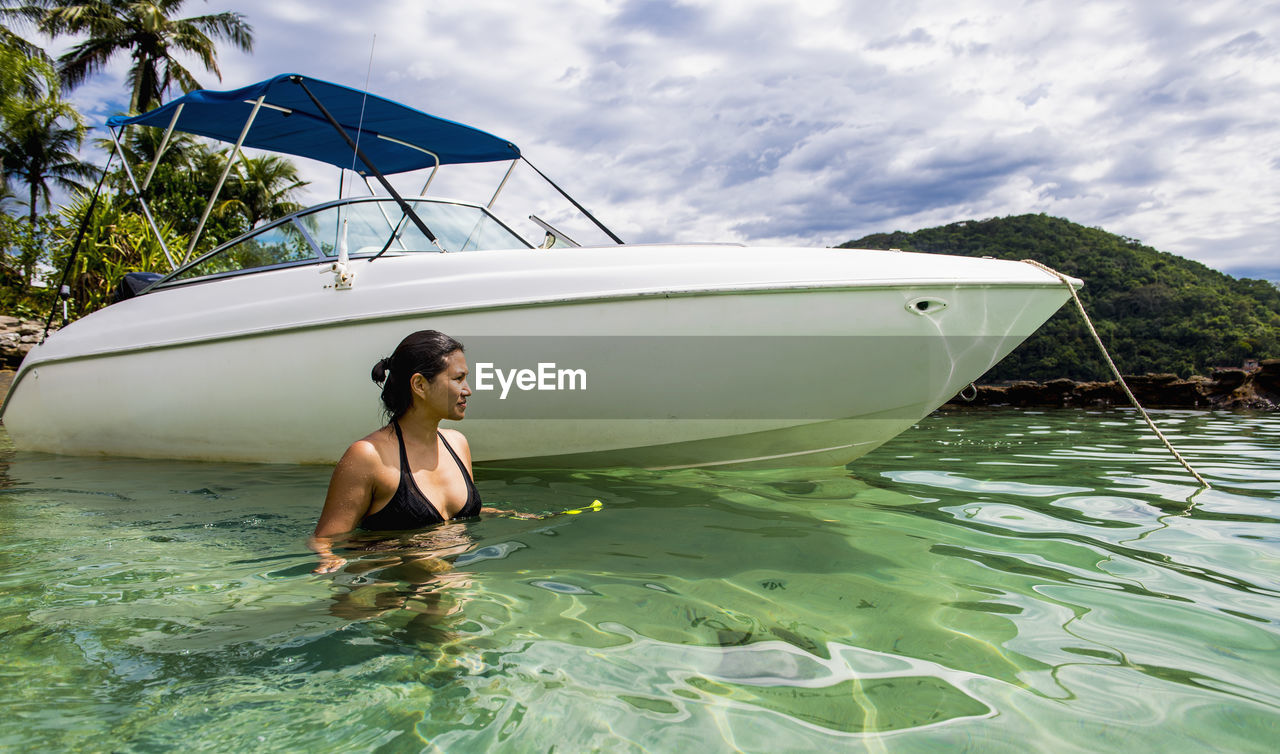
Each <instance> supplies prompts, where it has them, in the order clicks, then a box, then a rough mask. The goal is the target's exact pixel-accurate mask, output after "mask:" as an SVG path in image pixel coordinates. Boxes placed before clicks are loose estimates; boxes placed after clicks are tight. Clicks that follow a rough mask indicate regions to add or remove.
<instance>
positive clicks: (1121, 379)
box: [1022, 259, 1211, 489]
mask: <svg viewBox="0 0 1280 754" xmlns="http://www.w3.org/2000/svg"><path fill="white" fill-rule="evenodd" d="M1022 261H1023V262H1026V263H1027V264H1029V265H1031V266H1032V267H1036V268H1038V269H1041V270H1044V271H1045V272H1047V273H1049V274H1050V275H1053V276H1055V277H1057V278H1058V279H1059V280H1061V281H1062V283H1063V285H1065V286H1067V290H1068V291H1070V292H1071V299H1072V300H1073V301H1075V302H1076V308H1077V309H1079V310H1080V316H1081V317H1083V318H1084V323H1085V324H1086V325H1088V326H1089V333H1090V334H1092V335H1093V342H1095V343H1097V344H1098V350H1099V351H1102V357H1103V358H1104V359H1106V360H1107V366H1109V367H1111V373H1112V374H1114V375H1115V376H1116V381H1117V382H1119V383H1120V387H1121V388H1122V389H1123V390H1124V394H1125V395H1127V396H1129V402H1130V403H1132V404H1133V407H1134V408H1136V409H1138V413H1139V414H1141V415H1142V418H1143V419H1144V420H1145V421H1146V422H1147V426H1148V427H1150V428H1151V431H1152V432H1155V433H1156V437H1159V438H1160V442H1163V443H1164V446H1165V447H1166V448H1168V449H1169V452H1170V453H1172V454H1173V457H1174V458H1176V459H1178V463H1180V464H1182V468H1184V469H1186V470H1187V472H1188V473H1190V474H1191V476H1193V477H1195V478H1196V481H1197V482H1199V483H1200V484H1201V486H1203V487H1204V488H1205V489H1211V488H1210V487H1209V483H1208V482H1206V481H1205V480H1204V477H1202V476H1200V475H1199V474H1198V473H1196V470H1195V469H1193V468H1191V464H1189V463H1187V460H1186V459H1185V458H1183V457H1182V454H1180V453H1179V452H1178V451H1177V450H1176V449H1175V448H1174V447H1173V443H1171V442H1169V440H1168V438H1166V437H1165V436H1164V433H1163V432H1161V431H1160V428H1159V427H1157V426H1156V423H1155V422H1153V421H1151V417H1150V416H1148V415H1147V410H1146V409H1144V408H1143V407H1142V404H1141V403H1138V399H1137V397H1135V396H1134V394H1133V391H1132V390H1130V389H1129V385H1128V384H1126V383H1125V381H1124V377H1122V376H1121V375H1120V369H1119V368H1118V367H1116V363H1115V362H1114V361H1112V360H1111V354H1109V353H1107V347H1106V346H1105V345H1103V344H1102V338H1101V337H1100V336H1099V335H1098V331H1097V329H1095V328H1094V326H1093V321H1092V320H1090V319H1089V313H1088V312H1086V311H1085V310H1084V304H1083V303H1081V302H1080V296H1079V295H1077V294H1076V287H1075V286H1074V285H1072V284H1071V281H1070V280H1068V279H1067V276H1066V275H1063V274H1062V273H1061V272H1058V271H1057V270H1055V269H1053V268H1052V267H1049V266H1048V265H1044V264H1041V263H1039V262H1037V261H1036V260H1034V259H1024V260H1022Z"/></svg>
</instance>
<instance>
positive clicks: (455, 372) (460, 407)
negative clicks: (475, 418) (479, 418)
mask: <svg viewBox="0 0 1280 754" xmlns="http://www.w3.org/2000/svg"><path fill="white" fill-rule="evenodd" d="M469 374H470V371H469V370H468V369H467V357H466V356H464V355H463V353H462V351H454V352H453V353H451V354H449V355H448V356H446V357H444V371H443V372H441V373H439V374H437V375H436V376H435V377H434V378H432V379H431V380H429V381H428V380H426V379H424V378H423V376H422V375H420V374H415V375H414V376H413V379H414V382H415V383H416V384H415V387H417V386H418V385H421V386H422V390H421V392H420V393H419V395H422V397H423V399H424V400H425V401H426V404H427V408H428V409H429V410H430V411H431V413H432V414H435V415H437V416H440V417H441V418H443V419H450V420H452V421H458V420H459V419H461V418H462V417H463V416H464V415H465V414H466V413H467V396H469V395H471V386H470V385H468V384H467V376H468V375H469Z"/></svg>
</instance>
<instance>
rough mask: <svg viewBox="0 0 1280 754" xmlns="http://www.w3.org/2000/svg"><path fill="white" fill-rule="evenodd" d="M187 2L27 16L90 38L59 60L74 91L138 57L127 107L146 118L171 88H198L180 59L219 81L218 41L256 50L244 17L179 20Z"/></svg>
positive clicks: (149, 0) (46, 5) (45, 7)
mask: <svg viewBox="0 0 1280 754" xmlns="http://www.w3.org/2000/svg"><path fill="white" fill-rule="evenodd" d="M185 4H186V0H88V1H86V2H57V0H41V1H39V2H36V3H33V4H31V5H28V6H26V7H25V8H24V12H26V13H27V14H28V17H30V18H37V19H38V24H39V28H40V30H41V31H43V32H45V33H46V34H50V35H54V36H57V35H76V36H84V37H86V39H84V40H83V41H81V42H79V43H77V44H76V45H75V46H73V47H72V48H71V49H70V50H69V51H68V52H67V53H66V54H64V55H63V56H62V57H60V58H58V75H59V76H60V77H61V79H62V82H63V84H64V85H65V86H67V87H69V88H70V87H75V86H78V85H79V84H81V83H83V82H84V81H85V79H87V78H88V77H89V76H91V75H92V74H94V73H97V72H98V71H100V70H102V68H103V67H105V66H106V65H107V63H108V62H109V61H110V60H111V59H112V58H113V57H115V56H116V54H117V53H120V52H127V53H128V54H129V55H130V57H131V58H132V59H133V62H132V64H131V65H130V67H129V75H128V81H129V86H130V88H131V89H132V94H131V95H130V99H129V109H130V111H132V112H145V111H147V110H149V109H151V108H152V107H155V106H157V105H159V104H160V103H161V101H162V100H163V98H164V96H165V93H166V92H167V91H168V90H169V89H170V88H171V87H173V86H177V87H179V88H181V89H182V90H183V91H191V90H192V89H198V88H200V84H199V82H197V81H196V78H195V76H194V75H193V74H192V73H191V72H190V71H189V70H187V69H186V68H185V67H183V65H182V64H181V63H180V62H179V61H178V56H179V55H182V54H187V55H192V56H194V57H195V58H197V59H198V60H199V61H200V63H201V64H202V65H203V66H204V69H205V70H206V71H209V72H210V73H212V74H214V75H215V76H217V77H218V80H219V81H221V80H222V72H221V71H220V70H219V68H218V62H217V51H216V49H215V45H214V42H215V40H222V41H227V42H231V43H232V44H233V45H235V46H236V47H237V48H239V49H241V50H244V51H246V52H249V51H251V50H252V49H253V28H252V27H251V26H249V24H248V23H247V22H245V20H244V16H243V15H242V14H240V13H233V12H230V11H224V12H222V13H214V14H210V15H204V16H192V17H190V18H176V16H177V15H178V13H179V12H181V10H182V6H183V5H185Z"/></svg>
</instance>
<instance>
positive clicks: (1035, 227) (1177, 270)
mask: <svg viewBox="0 0 1280 754" xmlns="http://www.w3.org/2000/svg"><path fill="white" fill-rule="evenodd" d="M840 246H841V247H842V248H850V249H902V250H903V251H921V252H927V253H937V254H959V255H963V256H973V257H981V256H990V257H996V258H998V259H1014V260H1021V259H1034V260H1036V261H1038V262H1041V263H1042V264H1046V265H1049V266H1050V267H1052V268H1054V269H1056V270H1058V271H1060V272H1063V273H1065V274H1067V275H1072V276H1074V277H1078V278H1081V279H1083V280H1084V283H1085V285H1084V288H1083V289H1082V290H1081V291H1080V297H1081V300H1082V301H1083V303H1084V305H1085V308H1086V310H1087V311H1088V312H1089V314H1090V316H1091V317H1092V319H1093V322H1094V324H1095V326H1096V327H1097V329H1098V332H1099V334H1100V335H1101V337H1102V339H1103V342H1104V343H1105V344H1106V345H1107V349H1108V350H1109V351H1110V353H1111V355H1112V357H1113V358H1114V359H1115V361H1116V364H1117V365H1118V366H1119V367H1120V369H1121V370H1122V371H1123V372H1124V373H1126V374H1143V373H1166V374H1167V373H1173V374H1177V375H1179V376H1181V377H1189V376H1191V375H1192V374H1205V373H1207V371H1208V370H1210V369H1212V368H1213V367H1218V366H1241V364H1242V363H1243V362H1244V361H1245V360H1248V359H1265V358H1274V357H1280V290H1278V289H1277V288H1276V287H1275V286H1274V285H1272V284H1271V283H1268V282H1267V281H1264V280H1249V279H1237V278H1233V277H1231V276H1230V275H1225V274H1223V273H1221V272H1218V271H1217V270H1213V269H1210V268H1209V267H1206V266H1205V265H1203V264H1200V263H1199V262H1193V261H1191V260H1189V259H1184V258H1182V257H1179V256H1175V255H1173V254H1168V253H1164V252H1160V251H1156V250H1155V249H1153V248H1151V247H1149V246H1146V245H1143V244H1142V243H1140V242H1139V241H1137V240H1135V239H1132V238H1125V237H1124V236H1118V235H1114V234H1111V233H1107V232H1106V231H1103V230H1100V229H1098V228H1087V227H1085V226H1083V225H1078V224H1076V223H1073V222H1070V221H1068V220H1063V219H1061V218H1056V217H1049V216H1047V215H1020V216H1016V217H1003V218H995V219H989V220H981V221H968V222H958V223H952V224H951V225H944V226H941V227H937V228H926V229H924V230H918V231H916V232H914V233H904V232H902V231H897V232H893V233H876V234H873V235H869V236H866V237H864V238H859V239H857V240H853V241H848V242H846V243H843V244H841V245H840ZM1057 377H1069V378H1072V379H1078V380H1101V379H1111V377H1110V371H1109V370H1108V368H1107V366H1106V364H1105V362H1104V361H1103V360H1102V357H1101V356H1100V355H1099V353H1098V348H1097V346H1096V345H1095V344H1094V342H1093V338H1092V336H1091V335H1090V334H1089V332H1088V329H1087V328H1086V327H1085V325H1084V323H1083V322H1082V321H1081V320H1080V315H1079V313H1078V312H1077V311H1076V310H1075V307H1074V306H1071V305H1070V304H1068V305H1066V306H1064V307H1063V308H1062V309H1060V310H1059V311H1058V312H1057V313H1056V314H1055V315H1054V316H1053V317H1052V318H1050V319H1049V321H1048V322H1047V323H1045V325H1044V326H1043V327H1042V328H1040V330H1039V331H1038V332H1036V333H1035V334H1034V335H1032V336H1031V337H1030V338H1028V339H1027V340H1026V342H1024V343H1023V344H1022V345H1021V346H1019V347H1018V348H1017V349H1016V350H1015V351H1014V352H1013V353H1011V354H1010V355H1009V356H1008V357H1006V358H1005V359H1004V361H1002V362H1000V363H999V364H997V365H996V366H995V367H994V368H993V369H992V370H991V371H990V372H988V373H987V375H986V377H985V379H986V380H988V381H994V380H1017V379H1033V380H1043V379H1053V378H1057Z"/></svg>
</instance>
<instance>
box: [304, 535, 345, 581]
mask: <svg viewBox="0 0 1280 754" xmlns="http://www.w3.org/2000/svg"><path fill="white" fill-rule="evenodd" d="M307 547H310V548H311V549H312V550H314V551H315V553H316V555H318V556H320V565H318V566H316V567H315V569H314V570H312V571H311V572H312V573H333V572H334V571H336V570H338V569H339V568H341V567H343V566H344V565H346V564H347V559H346V558H344V557H341V556H338V555H334V554H333V540H332V539H331V538H329V537H312V538H310V539H308V540H307Z"/></svg>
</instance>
